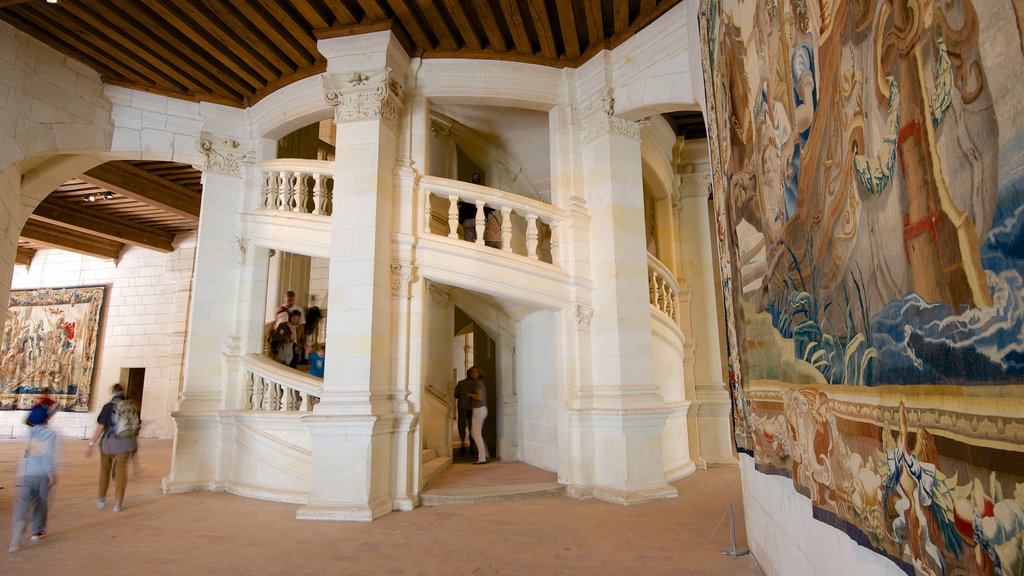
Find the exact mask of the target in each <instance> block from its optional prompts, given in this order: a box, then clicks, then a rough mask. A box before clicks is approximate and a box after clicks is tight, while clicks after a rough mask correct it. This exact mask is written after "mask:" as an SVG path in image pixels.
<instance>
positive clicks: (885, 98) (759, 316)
mask: <svg viewBox="0 0 1024 576" xmlns="http://www.w3.org/2000/svg"><path fill="white" fill-rule="evenodd" d="M1022 22H1024V0H984V1H982V0H756V1H755V0H702V2H701V13H700V33H701V36H702V49H703V51H704V53H703V61H704V78H705V89H706V95H707V104H708V118H709V126H708V134H709V139H710V142H711V151H712V158H713V162H714V168H715V170H714V190H715V203H716V210H717V215H718V230H719V241H720V243H721V247H722V277H723V289H724V291H725V294H724V297H725V303H726V309H727V318H728V329H729V330H728V337H729V355H730V357H729V365H730V382H731V386H730V387H731V391H732V398H733V423H734V433H735V440H736V444H737V447H738V449H739V450H741V451H743V452H746V453H749V454H752V455H753V456H754V458H755V462H756V465H757V467H758V469H759V470H761V471H764V472H769V473H776V474H783V475H787V476H789V477H791V478H792V479H793V482H794V485H795V487H796V488H797V490H799V491H800V492H801V493H803V494H805V495H807V496H808V497H809V498H810V499H811V500H812V502H813V504H814V514H815V517H816V518H818V519H819V520H822V521H825V522H828V523H829V524H832V525H834V526H836V527H837V528H840V529H841V530H844V531H845V532H846V533H847V534H849V535H850V536H851V537H853V538H854V539H856V540H857V541H858V542H859V543H861V544H862V545H864V546H867V547H869V548H871V549H873V550H875V551H877V552H879V553H882V554H885V555H886V556H888V557H889V558H890V559H891V560H893V562H895V563H896V564H897V565H898V566H899V567H901V568H902V569H903V570H904V571H906V572H907V573H908V574H926V575H943V576H945V575H950V574H983V575H1003V576H1008V575H1022V574H1024V42H1022V36H1021V23H1022Z"/></svg>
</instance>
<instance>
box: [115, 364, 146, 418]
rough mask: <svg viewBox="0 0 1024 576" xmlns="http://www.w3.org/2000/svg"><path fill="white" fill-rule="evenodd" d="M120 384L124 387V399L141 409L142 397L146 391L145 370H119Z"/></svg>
mask: <svg viewBox="0 0 1024 576" xmlns="http://www.w3.org/2000/svg"><path fill="white" fill-rule="evenodd" d="M121 382H123V384H122V385H123V386H124V397H125V399H126V400H132V401H134V402H135V405H136V406H138V407H139V410H141V409H142V396H143V393H144V392H145V390H146V369H145V368H121Z"/></svg>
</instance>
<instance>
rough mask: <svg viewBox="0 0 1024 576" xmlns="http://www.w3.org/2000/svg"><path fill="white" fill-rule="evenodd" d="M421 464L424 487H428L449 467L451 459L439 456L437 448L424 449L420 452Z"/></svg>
mask: <svg viewBox="0 0 1024 576" xmlns="http://www.w3.org/2000/svg"><path fill="white" fill-rule="evenodd" d="M420 462H421V464H420V471H421V473H422V478H423V480H424V486H426V485H429V484H430V481H431V480H433V479H434V478H437V476H438V475H439V474H440V473H441V472H443V471H444V470H445V469H446V468H447V467H448V464H450V463H451V459H450V458H448V457H447V456H441V455H439V454H438V453H437V450H436V449H435V448H422V449H421V450H420Z"/></svg>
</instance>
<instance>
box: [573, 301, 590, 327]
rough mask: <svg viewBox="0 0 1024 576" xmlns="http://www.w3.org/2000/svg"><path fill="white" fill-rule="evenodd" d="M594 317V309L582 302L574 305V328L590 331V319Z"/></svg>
mask: <svg viewBox="0 0 1024 576" xmlns="http://www.w3.org/2000/svg"><path fill="white" fill-rule="evenodd" d="M593 318H594V309H593V308H591V307H590V306H587V305H584V304H577V305H576V329H577V330H579V331H580V332H590V321H591V320H592V319H593Z"/></svg>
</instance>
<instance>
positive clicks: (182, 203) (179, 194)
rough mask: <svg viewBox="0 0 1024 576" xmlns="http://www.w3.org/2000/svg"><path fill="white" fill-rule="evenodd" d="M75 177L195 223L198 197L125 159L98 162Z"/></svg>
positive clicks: (197, 212) (196, 221) (197, 220)
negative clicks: (103, 162) (124, 160)
mask: <svg viewBox="0 0 1024 576" xmlns="http://www.w3.org/2000/svg"><path fill="white" fill-rule="evenodd" d="M79 178H81V179H82V180H83V181H85V182H88V183H89V184H92V185H94V186H99V187H100V188H103V189H104V190H110V191H111V192H115V193H117V194H120V195H121V196H124V197H126V198H131V199H132V200H136V201H138V202H142V203H144V204H147V205H149V206H152V207H153V208H157V209H159V210H162V211H164V212H169V213H171V214H174V215H175V216H178V217H180V218H184V219H186V220H188V221H190V222H194V223H198V222H199V206H200V202H201V199H200V196H197V195H196V194H195V192H193V191H191V190H189V189H188V188H185V187H184V186H181V185H179V184H175V183H174V182H171V181H170V180H167V179H165V178H161V177H159V176H157V175H155V174H151V173H149V172H146V171H145V170H143V169H141V168H138V167H136V166H133V165H131V164H129V163H127V162H122V161H115V162H107V163H106V164H100V165H99V166H97V167H95V168H93V169H92V170H89V171H88V172H86V173H85V174H82V175H81V176H79Z"/></svg>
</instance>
